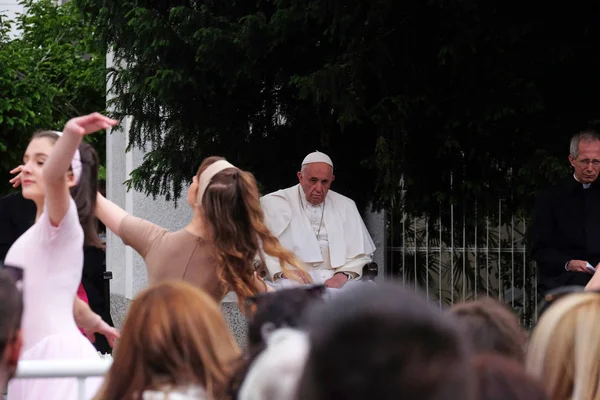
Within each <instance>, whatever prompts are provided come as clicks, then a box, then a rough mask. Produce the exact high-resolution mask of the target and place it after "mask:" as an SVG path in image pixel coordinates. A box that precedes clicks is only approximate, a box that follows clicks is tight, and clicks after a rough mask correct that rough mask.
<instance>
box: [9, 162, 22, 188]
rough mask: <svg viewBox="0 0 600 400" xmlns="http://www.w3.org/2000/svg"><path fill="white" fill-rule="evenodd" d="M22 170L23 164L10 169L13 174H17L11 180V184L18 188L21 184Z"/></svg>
mask: <svg viewBox="0 0 600 400" xmlns="http://www.w3.org/2000/svg"><path fill="white" fill-rule="evenodd" d="M21 171H23V166H22V165H19V166H18V167H17V168H14V169H12V170H11V171H10V173H11V174H13V175H14V174H17V176H15V177H14V178H12V179H11V180H9V182H10V184H11V185H12V187H14V188H18V187H19V186H21Z"/></svg>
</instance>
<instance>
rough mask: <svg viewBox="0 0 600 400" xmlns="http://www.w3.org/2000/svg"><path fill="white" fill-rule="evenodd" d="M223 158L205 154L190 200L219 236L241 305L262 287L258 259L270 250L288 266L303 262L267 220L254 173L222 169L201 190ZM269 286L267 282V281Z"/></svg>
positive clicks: (220, 255)
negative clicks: (204, 176) (211, 169)
mask: <svg viewBox="0 0 600 400" xmlns="http://www.w3.org/2000/svg"><path fill="white" fill-rule="evenodd" d="M220 160H224V158H222V157H208V158H207V159H205V160H204V161H203V162H202V164H201V165H200V168H198V172H197V174H196V176H194V179H193V181H192V184H191V186H190V190H189V192H188V203H189V204H190V206H192V207H193V208H194V210H195V216H198V217H199V218H201V219H202V221H203V225H204V228H205V230H206V231H207V233H208V235H209V236H210V238H211V239H212V241H213V244H214V250H215V254H216V259H217V262H218V264H219V268H218V271H219V277H220V279H221V281H222V282H223V283H225V285H226V286H227V288H228V290H233V291H235V293H236V294H237V296H238V302H239V305H240V308H241V309H243V307H244V302H245V300H246V299H247V298H248V297H250V296H252V295H255V294H256V293H258V292H259V288H258V286H257V281H258V280H257V278H256V273H255V272H256V269H255V266H254V261H255V259H256V257H257V256H259V257H260V256H261V255H262V253H261V245H262V249H263V250H264V252H265V253H267V254H269V255H271V256H273V257H276V258H279V259H280V260H281V264H282V265H283V268H284V269H286V268H287V267H286V266H287V265H288V264H289V265H292V266H297V262H296V259H295V257H294V255H293V254H292V253H291V252H289V251H288V250H286V249H284V248H283V247H282V246H281V245H280V244H279V241H278V240H277V238H275V237H274V236H273V235H272V234H271V232H270V231H269V229H268V228H267V227H266V225H265V223H264V214H263V211H262V208H261V206H260V200H259V197H260V194H259V191H258V187H257V185H256V180H255V179H254V176H253V175H252V174H251V173H250V172H247V171H243V170H241V169H238V168H235V167H229V168H225V169H223V170H221V171H220V172H218V173H216V174H215V175H214V176H213V177H212V178H211V179H210V180H209V181H208V182H207V185H206V187H205V191H204V192H203V193H200V192H201V190H202V189H204V188H200V183H201V181H202V174H203V173H204V172H205V171H206V170H207V168H209V167H210V166H211V165H212V164H214V163H215V162H217V161H220ZM263 285H264V284H263Z"/></svg>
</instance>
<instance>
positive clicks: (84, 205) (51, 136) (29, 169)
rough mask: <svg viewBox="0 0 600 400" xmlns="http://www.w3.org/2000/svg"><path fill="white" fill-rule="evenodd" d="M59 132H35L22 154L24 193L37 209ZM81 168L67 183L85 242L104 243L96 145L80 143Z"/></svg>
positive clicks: (42, 202) (41, 200)
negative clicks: (98, 212) (100, 234)
mask: <svg viewBox="0 0 600 400" xmlns="http://www.w3.org/2000/svg"><path fill="white" fill-rule="evenodd" d="M58 138H59V135H58V134H57V133H56V132H54V131H40V132H36V133H35V134H34V135H33V137H32V138H31V141H30V142H29V146H28V147H27V150H26V151H25V156H24V158H23V173H22V179H21V182H22V186H23V197H25V198H28V199H30V200H33V201H35V203H36V205H37V207H38V210H39V207H43V204H44V192H45V185H44V181H43V174H42V170H43V165H44V163H45V162H46V160H47V159H48V156H49V155H50V153H51V151H52V149H53V147H54V145H55V144H56V142H57V141H58ZM79 154H80V159H81V170H80V171H78V173H80V175H79V179H76V178H75V174H74V173H73V170H72V168H71V169H69V171H68V172H67V183H68V184H69V186H70V191H71V197H73V200H74V201H75V204H76V205H77V212H78V214H79V221H80V223H81V226H82V227H83V231H84V235H85V242H84V243H85V245H86V246H96V247H101V246H102V242H101V240H100V238H99V237H98V228H97V219H96V216H95V211H96V194H97V191H98V168H99V166H100V160H99V158H98V154H97V153H96V151H95V150H94V148H93V147H92V146H91V145H90V144H89V143H86V142H82V143H81V145H80V146H79Z"/></svg>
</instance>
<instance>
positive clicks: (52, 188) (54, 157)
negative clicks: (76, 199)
mask: <svg viewBox="0 0 600 400" xmlns="http://www.w3.org/2000/svg"><path fill="white" fill-rule="evenodd" d="M116 124H117V121H115V120H113V119H110V118H108V117H105V116H103V115H101V114H99V113H93V114H89V115H85V116H82V117H77V118H73V119H71V120H69V121H68V122H67V124H66V125H65V127H64V129H63V134H62V136H61V137H60V139H59V140H58V141H57V142H56V145H55V147H54V151H52V154H51V155H50V157H48V161H47V162H46V163H45V165H44V171H43V174H44V182H45V185H46V197H45V203H46V210H47V213H48V216H49V218H50V222H51V223H52V225H54V226H58V225H59V224H60V222H61V221H62V220H63V218H64V216H65V214H66V213H67V210H68V209H69V201H70V199H71V194H70V192H69V188H70V187H71V186H74V185H75V184H77V177H78V176H79V174H80V173H81V172H80V171H78V170H77V168H79V169H81V160H77V156H78V148H79V145H80V144H81V140H82V138H83V135H86V134H90V133H94V132H97V131H99V130H101V129H108V128H110V127H111V126H114V125H116ZM74 157H75V159H74ZM77 161H79V163H78V162H77ZM70 169H71V172H72V173H71V174H66V172H67V171H69V170H70Z"/></svg>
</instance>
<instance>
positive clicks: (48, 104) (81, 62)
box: [0, 0, 106, 193]
mask: <svg viewBox="0 0 600 400" xmlns="http://www.w3.org/2000/svg"><path fill="white" fill-rule="evenodd" d="M20 4H21V5H22V6H23V7H25V9H26V10H27V11H26V12H25V13H24V14H21V15H19V16H17V18H16V19H15V20H9V19H7V18H6V16H1V17H0V66H1V67H0V93H2V96H1V98H0V171H2V185H0V193H6V192H7V191H8V190H10V187H9V185H8V179H9V173H8V171H9V170H11V169H12V168H14V167H15V166H16V165H18V164H20V162H21V159H22V157H23V152H24V150H25V147H26V146H27V143H28V141H29V138H30V137H31V135H32V133H33V132H35V131H36V130H39V129H55V130H56V129H61V128H62V126H63V125H64V123H65V121H66V120H67V119H69V118H71V117H74V116H77V115H80V114H82V113H88V112H92V111H102V110H103V109H104V108H105V99H106V96H105V90H106V86H105V85H106V83H105V82H106V77H105V76H106V65H105V63H106V61H105V55H104V54H105V53H104V52H103V50H100V51H98V48H96V47H95V44H96V41H95V39H94V35H95V33H94V28H93V27H92V26H90V25H88V24H87V23H86V22H85V21H84V18H83V16H82V13H81V12H80V11H79V9H78V8H77V6H76V4H75V3H73V2H68V3H66V4H65V5H64V6H56V3H55V2H54V1H52V0H39V1H37V0H24V1H21V2H20ZM11 27H14V28H18V30H19V33H20V35H19V36H18V37H16V38H15V37H12V36H11V34H10V30H11ZM88 140H90V141H92V142H93V143H94V145H95V147H96V149H97V150H98V152H99V155H100V157H101V159H102V160H103V159H104V156H105V145H104V143H105V140H104V134H99V135H93V136H90V137H89V139H88Z"/></svg>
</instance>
